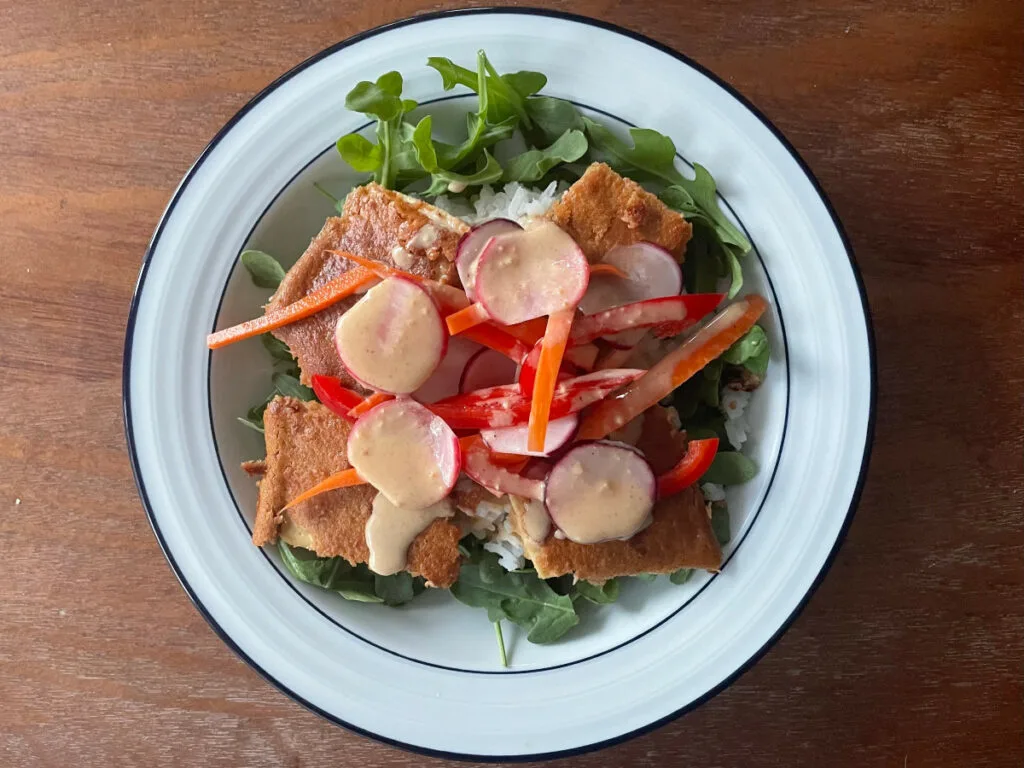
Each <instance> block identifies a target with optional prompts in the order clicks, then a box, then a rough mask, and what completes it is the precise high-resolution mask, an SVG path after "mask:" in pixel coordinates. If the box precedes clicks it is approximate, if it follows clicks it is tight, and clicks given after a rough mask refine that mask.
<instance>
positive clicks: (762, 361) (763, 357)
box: [743, 344, 771, 379]
mask: <svg viewBox="0 0 1024 768" xmlns="http://www.w3.org/2000/svg"><path fill="white" fill-rule="evenodd" d="M770 357H771V349H770V348H769V346H768V345H767V344H765V346H764V349H762V350H761V351H760V352H758V353H757V354H756V355H754V356H753V357H749V358H747V360H746V361H745V362H744V363H743V365H744V366H745V367H746V369H747V370H748V371H750V372H751V373H752V374H754V375H755V376H757V377H758V378H760V379H763V378H764V376H765V374H766V373H768V359H769V358H770Z"/></svg>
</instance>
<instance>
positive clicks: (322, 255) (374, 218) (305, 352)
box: [266, 184, 469, 387]
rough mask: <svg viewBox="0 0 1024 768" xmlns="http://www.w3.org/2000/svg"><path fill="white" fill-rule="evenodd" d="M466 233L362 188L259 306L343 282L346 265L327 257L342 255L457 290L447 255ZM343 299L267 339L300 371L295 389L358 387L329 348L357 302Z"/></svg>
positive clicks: (390, 195)
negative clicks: (318, 382) (322, 378)
mask: <svg viewBox="0 0 1024 768" xmlns="http://www.w3.org/2000/svg"><path fill="white" fill-rule="evenodd" d="M468 229H469V227H468V226H467V225H466V224H465V222H463V221H462V220H460V219H457V218H455V217H454V216H450V215H448V214H447V213H445V212H444V211H442V210H441V209H440V208H436V207H434V206H433V205H429V204H427V203H424V202H422V201H421V200H416V199H414V198H411V197H407V196H406V195H403V194H400V193H398V192H394V191H392V190H389V189H385V188H384V187H382V186H380V185H379V184H367V185H365V186H362V187H357V188H356V189H354V190H353V191H352V192H351V193H350V194H349V196H348V197H347V198H346V199H345V207H344V210H343V212H342V215H341V216H334V217H331V218H329V219H328V220H327V222H326V223H325V224H324V226H323V229H321V230H320V233H319V234H318V235H317V236H316V237H314V238H313V241H312V242H311V243H310V244H309V247H308V248H307V249H306V252H305V253H303V254H302V256H301V257H300V258H299V260H298V261H297V262H296V263H295V266H293V267H292V268H291V269H290V270H288V274H287V275H285V278H284V280H282V281H281V285H280V286H279V287H278V289H277V291H276V292H275V293H274V295H273V296H272V297H271V299H270V303H269V304H267V307H266V308H267V310H268V311H269V310H273V309H279V308H280V307H284V306H287V305H288V304H291V303H293V302H295V301H298V300H299V299H301V298H302V297H303V296H305V295H306V294H307V293H309V292H310V291H312V290H315V289H316V288H319V287H320V286H322V285H324V284H325V283H327V282H329V281H330V280H333V279H334V278H336V277H338V276H339V275H342V274H344V273H345V272H346V271H347V270H349V269H350V268H351V267H352V265H351V263H350V262H349V261H348V260H347V259H344V258H342V257H340V256H336V255H334V254H331V253H329V251H348V252H349V253H354V254H356V255H357V256H362V257H364V258H368V259H373V260H375V261H379V262H380V263H382V264H385V265H387V266H389V267H393V268H396V269H401V270H403V271H405V272H411V273H413V274H414V275H420V276H422V277H426V278H430V279H431V280H437V281H439V282H442V283H447V284H458V279H459V278H458V272H456V270H455V252H456V247H457V246H458V243H459V238H461V237H462V235H463V233H465V232H466V231H468ZM359 298H360V297H359V295H358V294H357V295H354V296H350V297H348V298H347V299H344V300H342V301H340V302H338V303H337V304H335V305H334V306H332V307H330V308H328V309H325V310H323V311H322V312H318V313H317V314H315V315H313V316H312V317H310V318H308V319H306V320H302V321H300V322H298V323H292V324H291V325H286V326H284V327H283V328H279V329H277V330H276V331H274V332H273V333H274V335H275V336H276V337H277V338H279V339H280V340H281V341H283V342H284V343H285V344H287V345H288V347H289V348H290V349H291V351H292V354H293V355H295V357H296V358H297V359H298V361H299V368H300V369H301V370H302V383H303V384H307V385H308V384H309V383H310V380H311V379H312V377H313V375H314V374H323V375H326V376H336V377H338V378H340V379H341V380H342V381H343V382H345V383H346V384H347V385H348V386H352V387H358V386H359V385H358V383H357V382H355V381H354V380H353V379H352V378H351V377H350V376H349V374H348V372H347V371H346V370H345V367H344V366H343V365H342V364H341V360H340V359H339V358H338V353H337V352H336V351H335V348H334V327H335V325H337V322H338V318H339V317H341V316H342V315H343V314H344V313H345V311H346V310H347V309H348V308H349V307H351V306H352V305H353V304H355V303H356V302H357V301H358V300H359Z"/></svg>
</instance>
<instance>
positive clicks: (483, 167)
mask: <svg viewBox="0 0 1024 768" xmlns="http://www.w3.org/2000/svg"><path fill="white" fill-rule="evenodd" d="M477 166H478V167H477V170H476V171H475V172H474V173H471V174H461V173H455V171H443V170H439V171H437V172H436V173H432V174H431V175H430V180H431V181H430V187H429V188H428V189H427V191H426V192H424V193H423V194H424V196H425V197H431V196H434V195H440V194H443V193H444V192H448V191H452V192H461V191H463V190H465V189H466V187H473V186H479V185H481V184H489V183H491V182H492V181H498V180H499V179H500V178H501V174H502V170H501V163H499V162H498V161H497V160H495V159H494V156H493V155H492V154H491V153H490V152H488V151H487V150H486V149H485V150H484V153H483V156H482V157H481V158H480V161H479V162H478V163H477Z"/></svg>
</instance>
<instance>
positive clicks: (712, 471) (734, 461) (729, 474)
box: [700, 451, 757, 485]
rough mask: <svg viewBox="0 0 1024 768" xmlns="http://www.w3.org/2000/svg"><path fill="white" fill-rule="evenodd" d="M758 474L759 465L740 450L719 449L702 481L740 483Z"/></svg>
mask: <svg viewBox="0 0 1024 768" xmlns="http://www.w3.org/2000/svg"><path fill="white" fill-rule="evenodd" d="M756 474H757V465H756V464H755V463H754V462H752V461H751V460H750V459H748V458H747V457H746V456H744V455H743V454H742V453H739V452H738V451H719V452H718V453H716V454H715V459H714V461H712V462H711V466H710V467H708V471H707V472H705V473H704V474H703V475H702V476H701V478H700V482H702V483H717V484H718V485H740V484H742V483H745V482H747V481H748V480H750V479H752V478H753V477H754V476H755V475H756Z"/></svg>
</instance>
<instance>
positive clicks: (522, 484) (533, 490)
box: [462, 441, 544, 499]
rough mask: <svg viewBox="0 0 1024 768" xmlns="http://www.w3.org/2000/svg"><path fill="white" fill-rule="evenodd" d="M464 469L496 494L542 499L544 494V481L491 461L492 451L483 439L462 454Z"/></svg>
mask: <svg viewBox="0 0 1024 768" xmlns="http://www.w3.org/2000/svg"><path fill="white" fill-rule="evenodd" d="M462 462H463V467H462V468H463V469H464V470H465V472H466V474H467V475H469V476H470V477H471V478H472V479H473V480H475V481H476V482H477V483H479V484H480V485H482V486H483V487H484V488H486V489H487V490H488V491H490V492H491V493H493V494H494V495H495V496H504V495H505V494H506V493H510V494H512V495H514V496H522V497H523V498H524V499H540V498H542V497H543V496H544V481H543V480H537V479H530V478H528V477H524V476H522V475H517V474H516V473H515V472H509V471H508V470H507V469H505V468H504V467H502V466H499V465H497V464H495V463H494V462H493V461H491V458H490V451H488V449H487V446H486V445H484V444H483V442H481V441H476V442H475V443H473V444H472V445H471V446H470V447H469V448H468V449H466V450H465V451H463V454H462Z"/></svg>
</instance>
